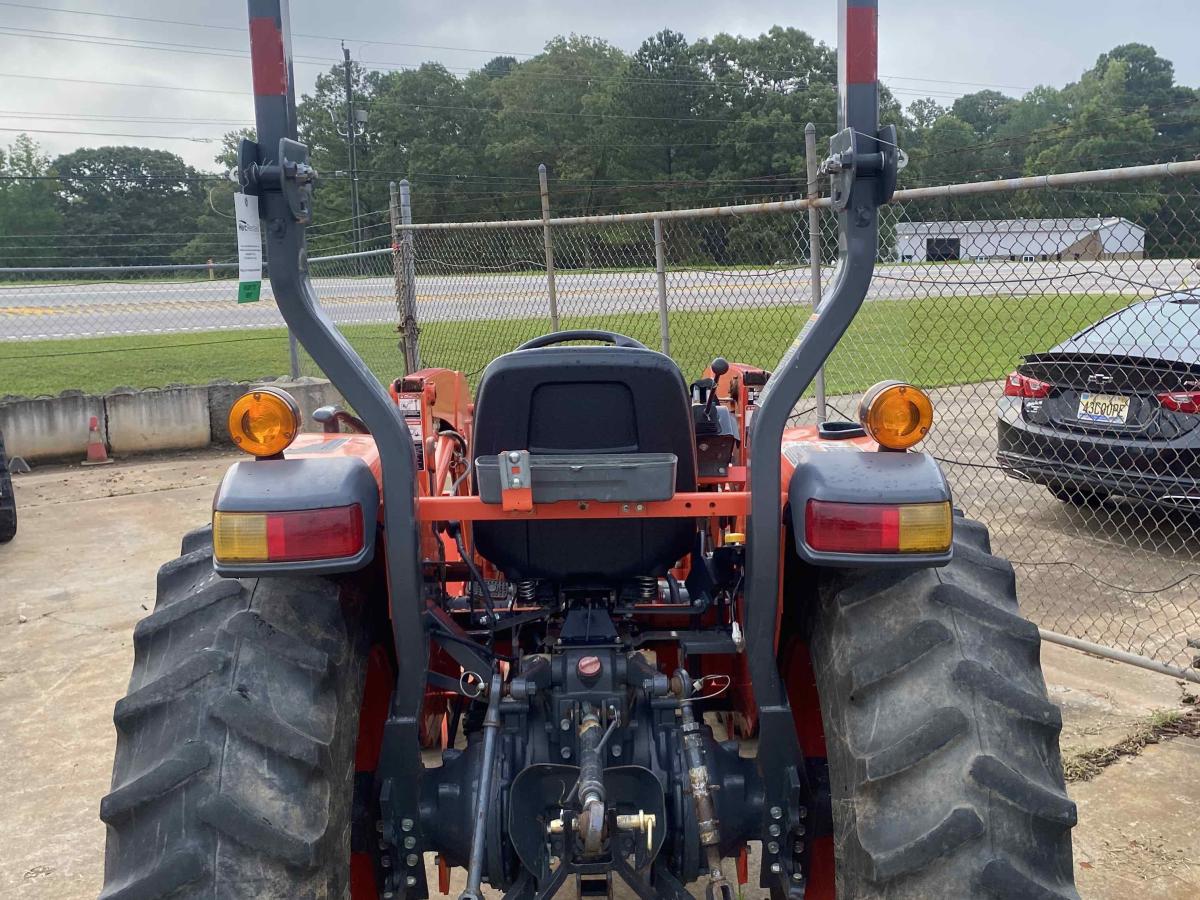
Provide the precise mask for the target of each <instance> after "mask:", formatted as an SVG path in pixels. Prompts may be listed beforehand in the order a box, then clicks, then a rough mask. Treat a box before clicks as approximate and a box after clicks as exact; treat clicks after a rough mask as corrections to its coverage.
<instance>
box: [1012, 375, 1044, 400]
mask: <svg viewBox="0 0 1200 900" xmlns="http://www.w3.org/2000/svg"><path fill="white" fill-rule="evenodd" d="M1050 387H1051V385H1050V384H1049V382H1046V381H1038V380H1037V379H1036V378H1030V377H1029V376H1028V375H1022V374H1021V373H1020V372H1010V373H1009V376H1008V377H1007V378H1006V379H1004V396H1005V397H1024V398H1025V399H1026V400H1039V399H1041V398H1042V397H1049V396H1050Z"/></svg>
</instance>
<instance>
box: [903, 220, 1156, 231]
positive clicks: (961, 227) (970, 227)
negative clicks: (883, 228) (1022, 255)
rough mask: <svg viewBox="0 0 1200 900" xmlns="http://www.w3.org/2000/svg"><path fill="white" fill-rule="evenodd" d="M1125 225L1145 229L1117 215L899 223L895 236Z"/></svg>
mask: <svg viewBox="0 0 1200 900" xmlns="http://www.w3.org/2000/svg"><path fill="white" fill-rule="evenodd" d="M1118 224H1124V225H1126V226H1128V227H1129V228H1131V229H1133V230H1134V231H1138V232H1141V233H1145V231H1146V229H1145V228H1143V227H1142V226H1141V225H1138V224H1137V223H1135V222H1130V221H1129V220H1128V219H1124V218H1121V217H1120V216H1090V217H1080V218H1060V219H974V220H961V221H945V222H898V223H897V224H896V234H897V235H916V234H928V233H930V232H937V231H948V232H952V233H954V234H988V233H1005V234H1020V233H1031V232H1041V233H1046V232H1051V233H1072V234H1084V233H1087V232H1093V231H1099V230H1100V229H1101V228H1109V227H1111V226H1113V225H1118Z"/></svg>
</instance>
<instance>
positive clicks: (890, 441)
mask: <svg viewBox="0 0 1200 900" xmlns="http://www.w3.org/2000/svg"><path fill="white" fill-rule="evenodd" d="M858 421H859V422H860V423H861V424H862V427H863V430H864V431H866V433H867V434H868V436H870V438H871V439H872V440H873V441H875V443H877V444H879V446H880V447H883V448H885V449H887V450H907V449H908V448H909V447H912V446H913V445H915V444H916V443H917V442H918V441H920V440H921V439H922V438H924V437H925V436H926V435H927V434H929V429H930V428H931V427H932V426H933V403H931V402H930V400H929V397H928V396H927V395H926V394H925V392H924V391H922V390H921V389H920V388H915V387H913V386H912V385H911V384H905V383H904V382H902V381H881V382H879V384H877V385H875V386H874V387H872V388H871V389H870V390H868V391H867V393H866V394H865V395H864V396H863V399H862V403H860V404H859V407H858Z"/></svg>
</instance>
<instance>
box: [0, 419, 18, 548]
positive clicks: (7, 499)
mask: <svg viewBox="0 0 1200 900" xmlns="http://www.w3.org/2000/svg"><path fill="white" fill-rule="evenodd" d="M16 536H17V498H16V495H15V494H13V484H12V473H11V472H10V471H9V469H8V457H7V456H5V454H4V435H3V434H0V544H7V543H8V542H9V541H11V540H12V539H13V538H14V537H16Z"/></svg>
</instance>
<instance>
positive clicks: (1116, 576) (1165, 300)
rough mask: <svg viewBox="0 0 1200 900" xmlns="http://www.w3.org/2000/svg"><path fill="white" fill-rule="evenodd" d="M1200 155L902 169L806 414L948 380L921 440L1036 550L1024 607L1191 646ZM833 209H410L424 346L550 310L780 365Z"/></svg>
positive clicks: (432, 357)
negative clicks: (508, 216) (507, 213)
mask: <svg viewBox="0 0 1200 900" xmlns="http://www.w3.org/2000/svg"><path fill="white" fill-rule="evenodd" d="M1197 173H1200V167H1197V166H1196V165H1194V164H1184V165H1183V166H1173V167H1148V169H1147V171H1145V172H1123V173H1120V174H1118V175H1117V176H1115V177H1113V176H1112V174H1111V173H1084V174H1083V175H1082V176H1080V177H1074V176H1072V177H1069V178H1064V179H1062V180H1063V181H1065V182H1066V184H1065V185H1063V186H1061V187H1056V186H1053V181H1054V180H1055V179H1053V178H1051V179H1043V180H1041V181H1040V183H1039V180H1036V179H1033V180H1029V182H1028V183H1026V184H1014V183H1006V184H1003V185H997V184H989V185H958V186H953V187H951V188H942V189H936V190H915V191H908V192H902V193H901V194H900V195H899V196H898V198H897V200H896V201H895V202H894V203H892V204H891V205H889V206H888V207H886V208H885V209H884V210H883V221H882V226H881V242H880V254H879V264H878V267H877V269H876V273H875V278H874V281H873V283H872V286H871V289H870V292H869V293H868V296H867V301H866V303H865V304H864V306H863V309H862V311H861V312H860V313H859V315H858V317H857V319H856V320H855V322H854V323H853V324H852V326H851V327H850V330H849V331H848V332H847V334H846V335H845V337H844V338H843V340H842V341H841V343H840V344H839V345H838V347H837V349H836V350H835V352H834V353H833V354H832V356H831V357H830V359H829V360H828V361H827V364H826V366H825V372H824V388H825V396H824V398H818V397H817V396H815V388H814V389H810V392H809V393H810V397H809V398H806V400H805V402H804V403H803V404H802V405H801V406H800V407H799V408H798V409H797V414H796V420H797V422H809V423H810V422H815V421H817V420H819V419H822V418H834V419H837V418H842V419H849V418H853V416H854V412H855V408H856V406H857V403H858V400H859V398H860V396H861V393H862V391H863V390H865V389H866V388H867V387H869V386H870V385H871V384H873V383H875V382H877V381H881V380H884V379H889V378H897V379H902V380H906V381H911V382H912V383H914V384H918V385H921V386H924V387H926V388H928V389H929V390H930V393H931V395H932V397H933V399H934V403H935V410H936V415H937V423H936V426H935V428H934V430H933V433H932V435H931V436H930V438H929V439H928V440H927V441H925V443H924V445H923V446H924V448H925V449H927V450H928V451H929V452H931V453H932V454H934V455H935V456H936V457H937V458H938V459H939V460H940V461H941V463H942V465H943V468H944V470H945V471H946V473H947V476H948V478H949V479H950V482H951V485H952V487H953V489H954V496H955V501H956V504H957V505H958V506H959V507H961V508H962V509H963V510H964V511H965V512H966V513H967V514H968V515H970V516H972V517H974V518H977V519H980V520H982V521H983V522H985V523H987V524H988V525H989V527H990V529H991V532H992V539H993V545H994V548H995V549H996V550H997V551H998V552H999V553H1000V554H1002V555H1004V556H1006V557H1007V558H1009V559H1010V560H1011V561H1012V563H1013V565H1014V567H1015V568H1016V571H1017V576H1018V582H1019V590H1020V593H1021V596H1022V598H1023V601H1022V602H1023V604H1024V608H1025V612H1026V613H1027V614H1028V615H1029V616H1030V617H1031V618H1033V619H1034V620H1035V621H1037V622H1038V623H1039V624H1040V625H1041V626H1042V627H1043V628H1044V629H1047V630H1048V631H1052V632H1057V633H1060V634H1061V635H1066V636H1073V637H1076V638H1080V639H1083V640H1086V641H1090V642H1094V643H1097V644H1101V645H1104V646H1106V647H1111V648H1114V649H1117V650H1120V651H1125V652H1128V653H1133V654H1136V655H1139V656H1142V657H1146V658H1149V659H1152V660H1156V661H1158V662H1160V663H1164V664H1167V665H1169V666H1173V667H1178V668H1186V667H1190V666H1192V664H1193V659H1192V657H1193V650H1192V648H1189V646H1188V642H1189V641H1194V640H1196V639H1200V599H1197V589H1198V587H1200V533H1198V531H1200V483H1198V481H1200V271H1198V270H1197V258H1198V257H1200V248H1198V247H1197V236H1198V235H1200V184H1198V182H1197V180H1196V179H1195V178H1194V177H1187V176H1195V175H1196V174H1197ZM1130 176H1138V177H1137V179H1134V178H1130ZM818 223H819V224H818V229H817V232H816V233H815V234H814V233H813V232H812V230H811V229H810V224H809V216H808V211H807V209H806V206H805V204H803V203H802V202H794V201H793V202H782V203H776V204H761V205H759V206H757V207H746V208H741V209H736V210H703V211H696V212H694V213H690V214H689V213H687V212H679V211H672V212H663V213H657V214H646V215H632V216H631V215H625V216H609V217H593V218H587V219H560V220H550V221H549V222H546V223H543V222H536V221H532V222H519V223H518V222H499V223H469V224H463V225H459V226H456V225H443V224H437V225H429V226H415V227H414V228H413V229H411V230H402V233H403V231H407V233H409V234H411V235H412V242H413V249H412V253H413V257H414V261H415V268H416V279H417V290H416V296H417V319H418V322H419V327H420V329H421V332H420V341H419V344H420V353H421V361H422V363H423V364H425V365H437V366H447V367H451V368H457V369H461V370H463V371H465V372H468V373H470V374H471V375H472V377H474V376H477V375H478V373H479V372H480V371H481V370H482V368H483V367H484V366H485V365H486V364H487V363H488V362H489V361H490V360H491V359H492V358H494V357H495V356H497V355H498V354H500V353H503V352H506V351H508V350H511V349H513V348H514V347H515V346H517V345H518V344H519V343H520V342H522V341H524V340H526V339H528V338H530V337H533V336H535V335H537V334H540V333H542V332H544V331H547V330H549V329H550V328H551V327H560V328H589V327H590V328H605V329H609V330H615V331H620V332H624V333H627V334H629V335H631V336H633V337H636V338H639V339H640V340H642V341H643V342H645V343H646V344H648V345H649V346H652V347H658V348H661V349H663V350H664V351H665V352H668V353H669V354H670V355H671V356H673V357H674V358H675V359H676V360H677V361H678V362H679V363H680V366H681V367H682V369H683V371H684V373H685V375H686V376H688V377H689V378H694V377H699V375H700V373H701V372H702V371H703V369H704V367H705V366H706V365H707V364H708V363H709V362H710V361H711V360H712V358H713V357H715V356H718V355H719V356H724V357H727V358H729V359H736V360H739V361H742V362H748V363H753V364H756V365H761V366H763V367H765V368H768V369H770V368H771V367H772V366H773V365H774V364H775V363H776V362H777V361H778V360H779V358H780V357H781V355H782V354H783V351H784V350H785V349H786V347H787V346H788V344H789V343H790V342H791V341H792V339H793V338H794V337H795V335H796V333H797V332H798V331H799V329H800V327H801V325H802V324H803V322H804V320H805V319H806V318H807V317H808V316H809V315H810V314H811V312H812V308H813V304H814V302H819V297H820V296H821V292H820V291H823V290H824V289H826V288H828V286H829V284H830V282H831V280H832V278H833V277H834V275H835V270H836V262H837V246H838V242H837V225H836V219H835V217H834V215H833V214H832V213H831V212H830V211H829V210H828V209H827V208H825V209H822V211H821V215H820V216H819V217H818ZM547 245H549V247H550V250H551V253H550V254H548V255H549V256H550V257H551V258H552V260H553V262H552V264H550V265H547V263H546V262H544V261H543V260H544V259H545V258H546V257H547V254H545V250H546V247H547ZM814 261H815V262H816V265H815V266H814V265H813V263H814ZM814 268H815V270H816V272H817V276H816V278H815V283H816V284H818V285H820V286H821V289H820V290H817V289H816V288H815V287H814ZM821 401H823V402H821Z"/></svg>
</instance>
